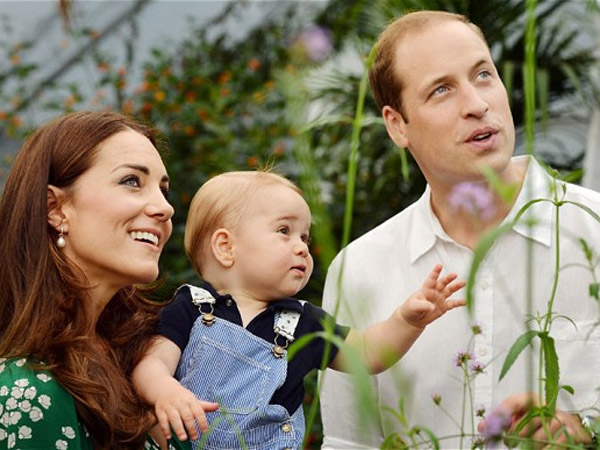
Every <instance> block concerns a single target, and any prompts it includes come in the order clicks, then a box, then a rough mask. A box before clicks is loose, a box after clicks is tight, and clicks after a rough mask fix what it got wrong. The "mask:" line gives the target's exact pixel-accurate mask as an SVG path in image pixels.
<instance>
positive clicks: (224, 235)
mask: <svg viewBox="0 0 600 450" xmlns="http://www.w3.org/2000/svg"><path fill="white" fill-rule="evenodd" d="M210 249H211V252H212V254H213V256H214V257H215V259H216V260H217V261H218V262H219V264H220V265H221V266H223V267H227V268H229V267H231V266H233V263H234V257H233V235H232V234H231V232H230V231H229V230H227V229H226V228H219V229H218V230H217V231H215V232H214V233H213V235H212V237H211V239H210Z"/></svg>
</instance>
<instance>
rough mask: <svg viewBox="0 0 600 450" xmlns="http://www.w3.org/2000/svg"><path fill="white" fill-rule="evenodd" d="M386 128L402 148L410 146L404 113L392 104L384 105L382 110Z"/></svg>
mask: <svg viewBox="0 0 600 450" xmlns="http://www.w3.org/2000/svg"><path fill="white" fill-rule="evenodd" d="M381 115H382V116H383V121H384V122H385V128H386V130H387V132H388V134H389V136H390V138H391V139H392V141H394V143H395V144H396V145H397V146H398V147H401V148H408V147H409V145H410V142H409V141H408V136H407V135H406V122H405V120H404V117H402V114H400V113H399V112H398V111H396V110H395V109H394V108H392V107H391V106H388V105H386V106H384V107H383V109H382V110H381Z"/></svg>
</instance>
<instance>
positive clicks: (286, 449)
mask: <svg viewBox="0 0 600 450" xmlns="http://www.w3.org/2000/svg"><path fill="white" fill-rule="evenodd" d="M283 450H292V449H291V447H286V448H284V449H283Z"/></svg>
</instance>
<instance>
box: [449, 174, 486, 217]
mask: <svg viewBox="0 0 600 450" xmlns="http://www.w3.org/2000/svg"><path fill="white" fill-rule="evenodd" d="M449 201H450V206H452V207H453V208H454V209H455V210H457V211H463V212H466V213H468V214H471V215H473V216H477V217H479V218H480V219H482V220H484V221H486V220H489V219H491V218H492V217H493V216H494V214H495V212H496V207H495V205H494V196H493V195H492V193H491V192H490V191H489V190H488V189H487V187H486V186H485V185H483V184H481V183H473V182H470V181H465V182H463V183H459V184H457V185H456V186H454V188H453V189H452V192H450V198H449Z"/></svg>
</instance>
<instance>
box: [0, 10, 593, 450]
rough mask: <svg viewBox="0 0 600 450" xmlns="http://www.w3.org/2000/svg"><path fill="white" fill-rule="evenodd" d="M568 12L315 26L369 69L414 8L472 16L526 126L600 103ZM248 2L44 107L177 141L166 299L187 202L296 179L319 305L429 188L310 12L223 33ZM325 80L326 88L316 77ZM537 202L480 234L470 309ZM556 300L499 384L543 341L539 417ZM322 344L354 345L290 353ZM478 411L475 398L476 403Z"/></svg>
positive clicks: (549, 402) (400, 443)
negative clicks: (493, 260) (218, 189)
mask: <svg viewBox="0 0 600 450" xmlns="http://www.w3.org/2000/svg"><path fill="white" fill-rule="evenodd" d="M565 3H568V2H563V1H562V0H539V1H537V2H531V1H529V2H527V1H524V0H522V1H506V0H493V1H492V0H489V1H480V0H471V1H469V0H419V1H416V0H412V1H411V0H376V1H372V0H355V1H352V2H347V1H345V0H331V1H330V2H329V3H328V4H327V5H326V6H325V7H324V8H323V9H322V11H321V12H320V13H319V14H318V16H317V17H316V19H315V22H316V23H318V24H320V25H321V26H324V27H327V28H328V29H330V30H331V32H332V39H333V47H334V52H335V55H334V56H333V57H334V58H335V57H336V56H337V57H339V55H340V54H342V53H343V52H344V50H345V49H347V48H348V47H351V48H353V49H355V51H356V52H357V53H358V55H359V57H360V59H361V61H363V62H364V66H365V67H368V66H369V61H370V60H371V58H372V57H373V53H371V54H370V56H369V52H370V50H371V47H372V44H373V42H374V41H375V38H376V36H377V34H378V33H379V32H380V31H381V30H382V29H383V28H384V26H385V24H386V23H387V22H388V21H389V20H390V19H392V18H393V17H397V16H398V15H400V14H402V13H403V12H406V11H408V10H414V9H443V10H447V11H453V12H458V13H462V14H465V15H467V16H468V17H469V18H470V19H471V20H472V21H473V22H474V23H476V24H478V25H479V26H480V27H481V29H482V30H483V31H484V32H485V37H486V39H487V41H488V42H489V44H490V46H491V48H492V50H493V54H494V56H495V58H496V61H497V64H498V67H499V68H501V71H502V74H503V77H504V80H505V83H506V85H507V88H508V90H509V92H510V94H511V96H510V97H511V104H512V106H513V112H514V117H515V122H516V124H517V125H520V124H523V122H524V121H525V120H526V115H525V113H524V110H525V104H526V103H527V105H528V116H527V119H528V120H529V125H532V122H533V120H534V119H535V117H540V118H545V117H546V116H547V114H548V109H549V105H550V103H551V102H552V101H553V100H555V99H557V98H561V97H564V96H569V95H579V96H580V98H581V99H583V100H584V101H585V102H587V103H588V104H589V103H590V101H595V100H596V98H597V97H596V95H597V92H596V88H595V87H594V83H593V82H592V78H591V75H590V67H591V65H592V61H593V52H592V49H589V48H582V47H581V45H580V44H579V42H578V36H579V35H580V33H581V32H582V29H581V24H582V23H583V21H581V20H575V21H568V20H562V19H561V18H562V14H563V13H564V11H565V9H564V7H565ZM591 3H593V2H590V4H591ZM527 5H529V9H528V8H527ZM532 5H533V6H532ZM245 7H246V5H245V2H232V3H231V4H230V5H229V6H228V7H227V9H226V10H225V11H224V13H223V14H222V15H221V16H219V17H218V18H216V19H215V20H214V21H213V22H211V23H209V24H207V25H203V26H202V27H196V28H195V29H193V30H192V32H191V33H190V36H189V37H188V38H187V39H186V40H185V41H183V42H181V43H180V44H179V45H177V47H176V48H175V49H173V48H157V49H155V50H154V51H153V53H152V55H151V56H150V58H149V59H148V60H146V61H145V63H144V70H145V75H144V80H143V82H142V84H141V85H140V86H139V87H137V88H136V89H134V90H131V89H130V86H129V85H128V82H129V81H128V75H129V71H128V70H127V67H128V64H129V63H131V62H132V61H133V58H132V52H133V51H134V41H135V38H136V36H137V34H136V32H135V27H132V29H133V30H134V31H133V33H132V35H131V36H130V38H129V39H127V40H126V42H124V45H125V46H126V47H127V55H128V58H127V61H126V64H125V66H118V65H117V64H116V62H115V60H114V58H113V56H112V55H111V54H110V52H105V51H101V50H100V49H99V47H98V46H92V47H91V48H92V50H91V51H90V52H88V54H87V55H86V58H87V61H92V64H93V65H94V67H95V69H96V71H97V72H98V73H97V75H99V76H98V77H97V79H96V80H97V81H96V82H95V87H96V89H97V91H96V93H95V94H94V96H93V97H92V98H85V95H86V94H85V93H83V92H82V90H81V89H80V87H79V86H77V85H76V84H66V85H60V84H58V83H56V82H55V81H54V80H52V81H50V82H49V83H50V84H48V85H45V86H43V89H44V99H43V101H41V102H40V105H41V106H40V107H41V108H42V109H44V110H45V111H55V112H66V111H72V110H77V109H84V108H90V107H92V108H97V107H110V108H112V109H119V110H122V111H123V112H125V113H127V114H132V115H135V116H137V117H139V118H142V119H143V120H146V121H149V122H151V123H152V124H154V125H156V126H157V127H158V128H159V129H160V130H161V131H162V132H163V133H164V135H165V141H166V142H165V144H166V145H165V146H166V147H168V148H169V149H170V150H169V154H168V156H167V166H168V171H169V173H170V175H171V179H172V191H173V192H174V193H175V195H174V197H173V198H172V203H173V204H174V206H175V209H176V215H175V217H174V233H173V237H172V238H171V240H170V242H169V244H168V246H167V248H166V249H165V252H164V254H163V258H162V262H161V264H162V266H163V267H164V268H165V276H166V280H167V283H166V284H165V286H164V288H163V290H162V291H161V293H160V296H161V297H169V296H170V294H171V292H172V290H173V289H174V288H175V287H176V286H178V285H179V284H181V283H183V282H194V281H195V278H196V275H195V274H194V272H193V270H192V269H191V266H190V264H189V262H188V261H187V258H186V257H185V254H184V251H183V232H184V227H185V217H186V214H187V209H188V206H189V202H190V200H191V198H192V196H193V195H194V193H195V191H196V190H197V189H198V187H200V186H201V185H202V184H203V183H204V182H205V181H206V180H208V179H209V178H210V177H211V176H212V175H214V174H217V173H220V172H223V171H228V170H246V169H253V168H257V167H271V166H274V167H275V168H276V170H277V171H279V172H282V173H284V174H285V175H287V176H289V177H290V178H292V179H293V180H295V181H296V182H298V183H299V184H300V185H301V187H302V188H303V189H304V191H305V193H306V196H307V199H308V201H309V203H310V206H311V209H312V210H313V213H314V217H315V228H314V232H313V234H314V239H313V245H312V251H313V253H314V254H315V255H316V260H317V262H320V264H317V266H316V268H315V275H314V276H313V280H312V281H311V283H310V284H309V286H308V288H307V289H306V290H305V292H304V293H303V295H305V296H306V297H307V298H308V299H310V300H311V301H313V302H314V303H317V304H319V303H320V295H321V292H322V284H323V279H324V274H325V270H326V268H327V266H328V264H329V262H330V261H331V259H332V257H333V255H334V254H335V253H336V252H337V250H338V249H339V247H340V246H341V245H345V244H347V243H348V242H349V241H351V240H352V239H353V238H354V237H357V236H359V235H362V234H363V233H364V232H366V231H368V230H369V229H371V228H373V227H374V226H376V225H378V224H379V223H381V222H383V221H384V220H386V219H387V218H389V217H391V216H392V215H394V214H396V213H397V212H398V211H400V210H402V209H403V208H404V207H406V206H407V205H409V204H411V203H413V202H414V201H415V200H416V199H417V198H418V197H419V196H420V195H421V193H422V191H423V189H424V186H425V180H424V178H423V176H422V174H421V173H420V171H419V170H418V168H417V166H416V164H415V162H414V161H413V159H412V157H411V156H410V154H408V153H406V152H405V151H403V150H400V149H397V148H395V147H394V145H393V143H392V142H391V141H390V140H389V138H388V136H387V133H386V131H385V128H384V127H383V126H382V121H381V118H380V111H379V110H378V108H377V107H376V105H375V102H374V100H373V97H372V95H371V94H370V92H369V91H368V89H367V86H366V77H365V72H364V70H363V71H361V73H360V74H358V75H357V74H356V73H348V71H345V70H338V69H335V68H330V70H328V71H327V72H323V71H320V72H316V71H315V70H314V69H315V67H316V66H317V64H313V63H310V62H308V61H306V60H302V59H301V58H300V59H299V54H298V52H297V51H296V50H294V44H293V43H294V40H295V39H296V37H297V36H298V33H299V32H300V31H301V30H302V29H303V28H305V27H306V26H307V25H309V23H308V22H309V21H307V20H306V19H305V17H304V16H303V14H302V13H303V11H304V10H303V9H302V5H300V4H299V3H298V4H295V3H290V4H289V5H288V6H287V8H286V9H284V10H281V13H280V14H274V15H265V21H264V22H263V23H262V24H261V26H260V27H259V28H257V29H255V30H253V31H251V32H250V33H249V34H248V35H247V36H246V37H245V38H244V39H243V40H240V41H232V40H231V38H230V36H229V35H228V34H227V32H226V31H225V30H226V29H225V28H223V27H222V25H223V24H224V23H225V22H226V21H227V20H228V19H230V18H235V17H240V16H242V15H243V14H244V8H245ZM268 7H270V6H269V5H268V4H267V5H266V8H268ZM528 11H529V13H530V15H529V16H527V13H528ZM528 18H529V21H528ZM573 24H575V26H573ZM526 25H529V26H526ZM2 31H3V36H4V37H3V38H2V39H0V52H2V53H3V56H4V58H3V61H4V63H3V64H2V65H1V66H0V105H2V106H1V107H0V127H1V128H2V129H3V131H4V132H5V133H6V134H8V135H9V136H16V137H20V136H22V135H24V134H25V133H26V132H27V131H28V129H29V128H30V125H31V124H29V123H27V122H26V121H25V120H24V119H23V114H24V112H26V111H27V108H28V107H29V106H30V105H31V103H32V102H36V101H38V100H39V98H37V97H36V95H37V94H36V93H35V92H34V93H33V94H32V92H31V85H30V83H28V82H29V81H31V78H32V77H33V76H34V75H35V74H36V73H37V72H38V71H39V69H40V68H39V67H38V65H37V64H36V63H34V62H27V58H26V56H27V53H28V52H29V51H30V49H31V48H32V46H33V45H35V43H34V42H16V41H15V40H14V37H13V36H12V34H11V32H12V30H11V27H10V24H9V23H7V22H6V21H4V23H3V28H2ZM528 33H529V34H528ZM71 38H72V39H73V40H78V41H79V42H82V41H85V42H88V41H91V42H92V43H93V41H94V39H96V38H97V36H96V32H95V31H94V30H92V29H82V30H75V31H73V34H72V35H71ZM526 43H528V45H526ZM527 51H529V53H527V54H526V52H527ZM82 58H83V56H82ZM526 60H527V61H528V63H529V66H527V64H526ZM337 62H339V60H338V61H336V63H337ZM315 77H318V81H319V82H318V83H315V82H314V81H315V80H314V78H315ZM357 87H358V93H357ZM311 105H312V106H314V105H317V106H318V107H319V108H314V109H322V110H324V113H322V114H318V115H317V117H313V116H312V115H309V114H308V113H307V108H308V107H309V106H311ZM531 129H532V128H531ZM400 174H402V176H400ZM488 179H489V180H490V181H491V184H492V185H494V186H495V188H496V190H497V192H503V193H504V194H505V195H506V198H507V199H510V198H513V196H514V187H510V186H509V187H507V186H501V185H500V184H499V183H498V180H497V179H496V178H494V176H493V174H489V178H488ZM557 195H558V194H557ZM539 201H545V200H533V201H531V202H529V203H528V204H527V205H525V206H524V207H523V208H522V210H521V211H519V213H518V214H517V217H516V218H515V220H514V222H512V223H508V224H505V225H502V226H501V227H500V228H498V229H496V230H494V231H492V232H491V233H489V234H488V235H486V236H485V237H484V238H483V239H482V241H481V244H480V246H479V247H478V248H477V250H476V251H475V254H474V262H473V266H472V270H471V272H470V274H469V280H468V285H467V302H468V306H469V308H472V307H473V304H474V301H475V300H474V293H473V289H474V286H475V282H476V277H477V271H478V269H479V267H480V264H481V263H482V261H483V260H484V258H485V257H486V255H487V253H488V251H489V250H490V249H491V248H492V247H493V244H494V242H495V240H496V239H498V238H500V237H501V236H502V235H503V234H504V233H506V232H507V231H509V230H510V229H511V228H512V226H513V225H514V223H516V221H518V220H520V219H521V217H522V216H523V214H524V213H525V211H526V210H527V209H528V208H529V207H530V206H532V205H533V204H534V203H536V202H539ZM567 203H570V202H561V201H559V200H558V199H557V200H556V202H555V204H556V206H557V208H558V207H560V206H563V205H564V204H567ZM573 205H574V206H576V207H579V208H581V209H583V210H584V211H586V212H587V213H588V214H590V215H591V216H592V217H594V218H595V219H596V220H597V221H600V216H599V215H598V214H597V213H596V212H595V211H592V210H590V209H589V208H587V207H586V206H585V205H581V204H575V203H573ZM582 248H583V251H584V253H585V255H586V259H587V261H588V265H589V266H590V270H591V272H592V273H594V269H595V267H596V266H597V263H598V260H597V257H596V256H594V255H592V254H591V250H590V248H589V246H587V243H585V242H583V243H582ZM557 259H558V258H557ZM556 276H557V277H558V272H557V275H556ZM594 279H595V278H594ZM599 286H600V284H599V283H598V282H596V283H593V284H592V285H590V291H589V292H590V296H591V297H592V298H594V299H596V300H598V298H599V293H598V292H599V290H600V288H599ZM551 306H552V300H550V302H549V310H548V314H547V315H546V316H545V317H546V318H547V321H546V324H545V325H543V326H542V327H541V329H540V330H529V331H527V332H525V333H524V334H523V335H522V336H521V337H519V338H518V339H517V341H516V342H515V344H514V345H513V347H512V348H511V349H510V351H509V353H508V355H507V357H506V360H505V362H504V366H503V368H502V372H501V375H500V378H503V377H504V376H505V375H506V373H507V372H508V370H509V369H510V368H511V366H512V365H513V364H514V362H515V361H516V359H517V358H518V357H519V355H520V354H521V353H522V351H523V350H524V349H525V348H527V347H528V345H529V344H530V343H531V342H532V341H533V340H534V339H536V338H539V339H540V342H541V346H540V347H541V350H540V351H541V352H542V355H543V358H542V360H543V366H544V371H543V372H544V380H543V381H544V399H545V401H546V405H545V406H544V407H540V408H534V409H532V410H531V411H530V413H529V415H528V416H526V419H527V420H533V419H534V418H536V417H543V418H548V417H551V415H552V412H553V411H554V408H555V403H556V397H557V395H558V391H559V390H560V389H564V390H567V391H569V387H568V386H560V384H559V381H560V380H559V373H560V372H559V365H558V356H557V354H556V350H555V347H554V340H553V338H552V337H551V335H550V332H549V331H550V330H549V323H551V320H553V318H556V317H554V316H553V315H552V308H551ZM599 325H600V322H599ZM326 329H327V327H326ZM317 337H319V338H323V339H325V340H326V341H327V342H333V344H335V345H337V346H341V345H343V343H342V342H339V339H338V340H336V339H335V337H334V336H332V334H331V333H330V332H326V333H323V334H320V335H314V336H308V337H305V338H303V339H299V340H298V342H296V343H295V344H294V345H293V346H292V348H290V353H289V357H291V356H293V354H294V352H295V351H297V349H298V348H300V347H301V346H302V345H306V343H307V342H308V341H309V340H310V339H314V338H317ZM350 361H351V367H352V370H353V372H354V373H356V374H357V375H356V379H357V393H358V394H357V395H358V399H359V401H360V402H361V404H364V405H365V409H364V411H365V415H366V416H368V415H369V414H371V415H375V411H374V409H373V408H374V407H375V406H374V405H375V403H374V402H373V400H372V396H371V391H370V384H369V380H368V374H366V372H365V371H364V368H362V365H361V364H360V359H359V358H358V357H356V355H354V356H351V357H350ZM464 369H465V371H464V376H465V380H464V385H463V386H464V389H465V392H467V391H468V390H469V389H470V387H469V386H470V385H469V383H470V378H469V377H472V376H473V375H470V374H469V373H468V372H467V368H466V366H465V367H464ZM316 385H317V381H316V377H315V376H314V375H311V377H310V378H309V379H308V381H307V386H308V387H309V389H308V390H307V404H308V403H310V404H311V405H313V408H312V409H311V410H310V411H309V414H308V416H309V421H308V423H309V424H310V426H309V428H310V429H309V432H308V433H307V441H306V445H307V447H309V448H312V447H313V446H314V447H317V446H318V445H319V443H320V435H319V433H320V425H319V423H318V422H317V423H314V422H313V418H314V416H315V414H316V411H317V409H316V408H317V404H318V398H317V397H316V396H315V395H314V392H315V390H316ZM571 391H572V389H571ZM466 402H467V399H465V405H466ZM440 407H441V405H440ZM388 412H390V413H392V414H393V415H394V416H395V417H396V418H397V419H398V421H399V422H400V424H401V425H402V428H403V432H401V433H394V434H392V435H390V436H389V437H388V439H386V441H385V442H384V448H404V447H406V446H409V445H412V446H414V447H418V446H419V445H430V446H431V447H433V448H439V441H438V437H436V436H435V435H434V434H433V433H432V432H431V431H430V430H428V429H427V428H424V427H420V426H413V427H411V426H410V421H409V419H410V418H407V417H406V415H405V413H404V408H403V405H402V403H401V404H400V405H399V408H398V410H397V411H393V410H389V411H388ZM471 418H472V417H471ZM464 420H465V413H464V408H463V417H462V422H464ZM526 422H527V421H524V422H523V423H524V424H525V423H526ZM313 424H314V426H313ZM462 425H464V423H461V426H460V428H461V430H462V429H463V428H464V427H463V426H462ZM523 426H525V425H523ZM472 428H474V427H473V425H472ZM473 433H474V430H473Z"/></svg>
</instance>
